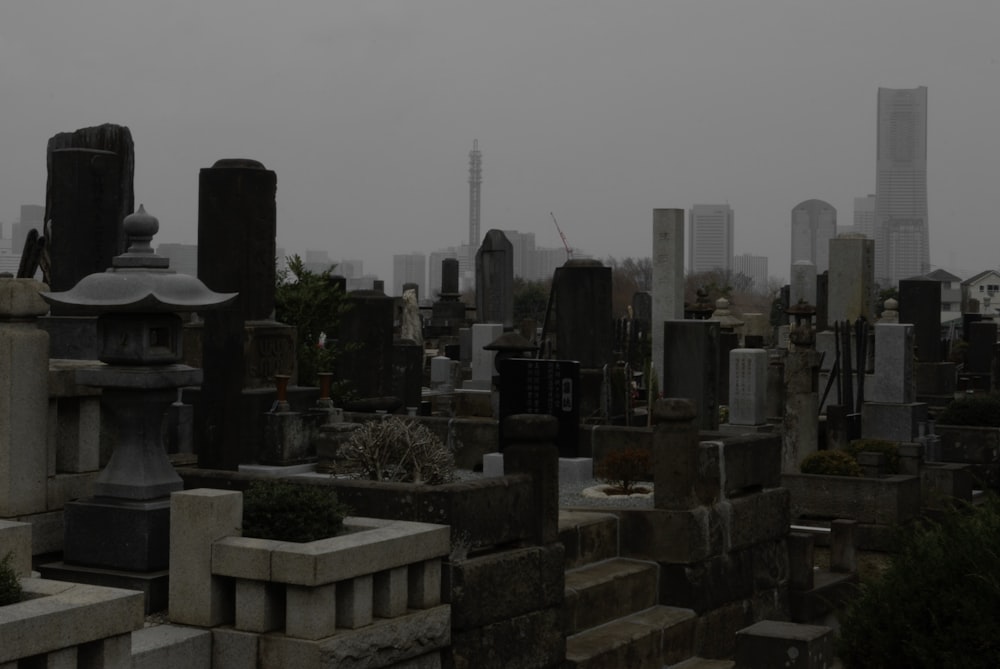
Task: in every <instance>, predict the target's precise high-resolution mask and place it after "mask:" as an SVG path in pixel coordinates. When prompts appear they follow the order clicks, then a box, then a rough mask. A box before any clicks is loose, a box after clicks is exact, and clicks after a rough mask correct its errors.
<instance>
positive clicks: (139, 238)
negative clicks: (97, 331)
mask: <svg viewBox="0 0 1000 669" xmlns="http://www.w3.org/2000/svg"><path fill="white" fill-rule="evenodd" d="M123 226H124V228H125V234H126V235H127V236H128V238H129V240H130V246H129V248H128V250H127V251H126V252H125V253H123V254H121V255H119V256H115V258H114V259H113V260H112V266H111V267H110V268H108V269H107V271H105V272H98V273H95V274H89V275H87V276H85V277H83V278H82V279H81V280H80V281H79V283H77V284H76V285H75V286H73V287H72V288H71V289H69V290H67V291H62V292H57V293H52V292H43V293H41V296H42V298H44V299H45V301H46V302H48V303H49V304H58V305H61V306H66V307H69V308H71V309H72V310H73V312H74V313H76V314H80V315H100V314H107V313H116V312H117V313H122V312H127V313H146V314H149V313H164V312H175V311H205V310H209V309H218V308H221V307H224V306H226V305H228V304H229V303H231V302H232V301H233V300H235V299H236V297H237V293H216V292H214V291H212V290H210V289H209V288H208V287H207V286H206V285H205V284H204V283H202V282H201V281H200V280H199V279H198V278H197V277H194V276H191V275H189V274H178V273H177V272H175V271H173V270H171V269H170V268H169V266H170V259H169V258H165V257H163V256H160V255H157V254H156V253H154V252H153V249H152V247H151V246H150V240H151V239H152V238H153V235H155V234H156V233H157V232H158V231H159V228H160V223H159V221H158V220H157V219H156V217H155V216H151V215H149V214H148V213H146V210H145V208H143V206H142V205H139V209H138V211H136V212H135V213H134V214H130V215H129V216H126V217H125V220H124V221H123Z"/></svg>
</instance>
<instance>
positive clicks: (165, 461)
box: [41, 205, 237, 572]
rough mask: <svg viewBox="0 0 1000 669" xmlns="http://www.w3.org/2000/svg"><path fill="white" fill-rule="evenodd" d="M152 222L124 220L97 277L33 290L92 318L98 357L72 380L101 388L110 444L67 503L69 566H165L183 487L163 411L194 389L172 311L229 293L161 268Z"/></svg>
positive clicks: (196, 376)
mask: <svg viewBox="0 0 1000 669" xmlns="http://www.w3.org/2000/svg"><path fill="white" fill-rule="evenodd" d="M158 229H159V222H158V221H157V219H156V218H155V217H153V216H150V215H149V214H147V213H146V211H145V209H143V207H142V206H141V205H140V206H139V210H138V211H137V212H135V213H134V214H131V215H129V216H127V217H125V220H124V230H125V234H126V235H127V237H128V239H129V243H130V246H129V247H128V250H127V251H126V252H125V253H123V254H121V255H119V256H116V257H115V258H114V259H113V260H112V266H111V267H110V268H109V269H108V270H107V271H105V272H102V273H97V274H90V275H88V276H86V277H84V278H83V279H81V280H80V282H79V283H77V284H76V285H75V286H74V287H73V288H71V289H70V290H67V291H65V292H49V293H42V294H41V295H42V297H43V298H44V299H45V300H46V301H47V302H48V303H49V304H50V305H53V306H55V305H59V306H64V307H69V308H72V310H73V313H76V314H84V315H94V316H97V337H98V342H97V349H98V351H99V355H98V358H99V360H100V361H101V362H103V363H105V364H103V365H101V366H94V367H87V368H83V369H80V370H78V371H77V382H78V383H80V384H83V385H90V386H97V387H100V388H102V389H103V405H104V409H105V411H107V412H108V413H109V414H110V415H111V417H112V420H113V422H114V424H115V434H116V446H115V449H114V452H113V454H112V455H111V458H110V460H109V461H108V463H107V466H106V467H105V468H104V470H103V471H101V473H100V475H99V476H98V477H97V480H96V481H95V483H94V497H93V498H89V499H85V500H80V501H77V502H73V503H71V504H68V505H67V506H66V517H65V520H66V533H65V546H64V556H65V561H66V562H67V563H68V564H76V565H83V566H88V567H102V568H107V569H119V570H126V571H138V572H148V571H152V570H162V569H165V568H166V567H167V559H168V550H167V549H168V543H169V519H170V506H169V505H170V499H169V495H170V493H171V492H174V491H176V490H181V489H183V487H184V484H183V482H182V481H181V479H180V477H179V476H178V475H177V472H176V471H174V468H173V466H172V465H171V463H170V459H169V458H168V457H167V454H166V450H165V448H164V445H163V443H162V425H163V419H164V415H165V413H166V411H167V409H168V407H169V405H170V403H171V402H172V401H173V399H174V398H175V397H176V395H177V389H178V388H180V387H184V386H192V385H198V384H200V383H201V379H202V372H201V370H200V369H197V368H194V367H189V366H188V365H184V364H180V360H181V355H182V351H181V318H180V316H179V315H178V314H177V312H187V311H204V310H208V309H218V308H221V307H224V306H226V305H228V304H229V303H231V302H232V301H233V300H235V299H236V297H237V294H236V293H216V292H213V291H211V290H209V289H208V288H207V287H206V286H205V285H204V284H203V283H202V282H201V281H199V280H198V279H197V278H196V277H193V276H189V275H186V274H178V273H177V272H174V271H173V270H171V269H169V265H170V261H169V259H168V258H164V257H162V256H159V255H156V254H155V253H154V252H153V249H152V248H151V247H150V240H151V239H152V237H153V235H155V234H156V232H157V231H158Z"/></svg>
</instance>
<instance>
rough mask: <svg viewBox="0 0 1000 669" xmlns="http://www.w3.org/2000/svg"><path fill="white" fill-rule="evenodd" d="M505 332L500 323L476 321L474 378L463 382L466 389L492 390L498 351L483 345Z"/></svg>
mask: <svg viewBox="0 0 1000 669" xmlns="http://www.w3.org/2000/svg"><path fill="white" fill-rule="evenodd" d="M502 334H503V325H502V324H500V323H474V324H473V326H472V336H471V340H472V345H471V346H470V349H471V353H472V378H471V379H469V380H467V381H466V382H465V383H463V384H462V388H464V389H465V390H490V389H491V388H492V387H493V375H494V374H496V369H495V368H494V367H493V360H494V358H496V351H487V350H485V349H484V348H483V347H484V346H486V345H488V344H490V343H491V342H492V341H493V340H495V339H496V338H497V337H499V336H500V335H502Z"/></svg>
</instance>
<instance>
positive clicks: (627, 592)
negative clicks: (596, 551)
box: [563, 558, 659, 635]
mask: <svg viewBox="0 0 1000 669" xmlns="http://www.w3.org/2000/svg"><path fill="white" fill-rule="evenodd" d="M658 571H659V570H658V567H657V566H656V564H655V563H652V562H642V561H639V560H629V559H626V558H612V559H610V560H604V561H602V562H594V563H591V564H588V565H584V566H583V567H577V568H576V569H571V570H569V571H567V572H566V586H565V588H566V595H565V599H564V603H563V611H564V620H565V623H566V634H567V635H570V634H576V633H577V632H582V631H583V630H585V629H587V628H590V627H597V626H599V625H603V624H605V623H607V622H610V621H612V620H614V619H615V618H621V617H622V616H627V615H629V614H631V613H635V612H636V611H642V610H644V609H648V608H650V607H652V606H655V605H656V588H657V575H658V574H657V573H658Z"/></svg>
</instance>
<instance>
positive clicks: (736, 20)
mask: <svg viewBox="0 0 1000 669" xmlns="http://www.w3.org/2000/svg"><path fill="white" fill-rule="evenodd" d="M293 4H294V11H290V10H289V8H288V7H282V6H278V5H274V4H273V3H254V4H253V7H252V11H248V9H247V6H246V4H245V3H240V4H237V3H234V2H232V0H217V2H213V3H191V2H184V1H183V0H182V1H181V2H179V3H171V4H170V5H169V6H167V5H161V4H159V3H151V2H148V1H147V0H136V1H135V2H129V3H125V2H122V1H121V0H93V2H90V3H86V4H85V5H73V4H69V5H67V6H61V5H60V6H58V8H53V7H49V6H48V5H47V3H46V2H45V0H42V1H40V2H37V3H14V4H13V5H11V6H10V7H5V9H4V20H3V21H2V22H0V56H2V58H0V87H2V90H3V92H4V102H5V108H4V123H3V133H2V134H0V142H2V146H3V156H4V159H3V161H2V163H0V219H2V220H4V221H8V222H9V221H12V220H14V219H15V218H16V217H17V216H18V207H19V205H20V204H24V203H41V202H44V200H45V197H44V193H45V180H46V171H45V147H46V144H47V142H48V139H49V138H50V137H52V136H53V135H55V134H57V133H60V132H66V131H72V130H75V129H77V128H82V127H87V126H93V125H98V124H101V123H105V122H111V123H119V124H122V125H126V126H128V127H129V128H130V130H131V132H132V135H133V137H134V138H135V142H136V145H135V148H136V151H135V156H136V161H135V195H136V203H143V204H145V206H146V209H147V210H148V211H149V212H150V213H152V214H153V215H155V216H157V217H158V218H159V219H160V224H161V231H160V233H159V235H158V237H157V240H156V241H158V242H174V243H191V242H193V241H194V240H195V239H196V238H197V235H196V229H195V228H196V225H197V208H198V196H197V183H198V173H199V170H200V169H202V168H205V167H208V166H210V165H213V164H215V162H216V161H217V160H219V159H223V158H240V157H245V158H250V159H256V160H259V161H260V162H262V163H263V164H264V165H265V167H267V168H268V169H270V170H274V172H275V173H276V174H277V178H278V191H277V215H278V240H277V242H278V245H279V246H281V247H283V248H285V249H287V250H288V251H289V252H297V253H299V254H301V255H304V252H305V250H307V249H317V248H320V249H325V250H328V251H329V253H330V256H331V257H333V258H338V257H351V258H360V259H363V260H364V261H365V266H366V269H367V270H368V271H370V272H373V273H378V274H379V275H381V276H389V274H390V273H391V269H392V256H393V255H395V254H402V253H409V252H414V251H419V252H426V253H429V252H431V251H432V250H434V249H440V248H447V247H451V246H459V245H461V244H462V243H466V242H467V235H468V219H469V202H468V195H469V184H468V161H467V159H468V154H469V150H470V148H471V147H472V146H473V142H474V140H478V142H479V144H478V146H479V149H481V150H482V151H483V154H484V159H485V160H484V172H483V184H482V203H481V231H483V232H485V231H486V230H489V229H493V228H495V229H499V230H510V229H515V230H519V231H521V232H523V233H533V234H535V235H536V243H537V245H538V246H544V247H557V248H558V247H559V246H561V242H560V239H559V235H558V233H557V232H556V230H555V226H554V225H553V223H552V220H551V218H550V212H552V213H554V214H555V216H556V217H557V218H558V221H559V225H560V227H561V228H562V229H563V231H564V233H565V235H566V237H567V238H568V241H569V243H570V245H571V246H572V247H574V248H577V249H583V250H585V251H587V252H588V253H590V254H591V255H593V256H594V257H596V258H604V257H606V256H609V255H610V256H614V257H616V258H625V257H643V256H647V255H648V254H649V241H648V240H649V234H650V227H651V221H652V212H653V210H654V209H658V208H680V209H685V210H686V209H690V208H691V206H692V205H694V204H696V203H702V202H728V203H729V204H730V206H732V207H733V209H734V211H736V212H737V218H738V221H737V225H736V229H735V232H734V250H735V252H736V253H750V254H753V255H761V256H766V257H768V259H769V261H770V262H769V266H770V268H771V271H772V272H773V273H774V274H775V275H777V276H782V277H785V278H787V272H788V269H787V268H788V264H789V262H790V239H789V235H788V212H789V211H790V209H791V208H792V207H793V206H794V205H795V204H796V203H798V202H802V201H805V200H809V199H814V198H815V199H820V200H823V201H825V202H828V203H830V204H831V205H832V206H833V207H834V208H836V209H837V210H838V211H839V212H841V217H840V218H841V219H843V221H844V222H845V223H848V222H849V218H850V217H849V215H848V213H847V212H851V211H852V209H853V201H854V198H856V197H859V196H864V195H865V194H868V193H875V191H876V160H875V158H876V151H875V147H876V143H877V124H876V123H875V122H874V121H875V118H874V117H875V113H874V112H875V110H876V108H877V93H878V88H880V87H887V88H893V89H904V88H912V87H915V86H926V87H927V88H928V90H929V92H930V95H931V96H932V109H931V114H930V118H929V127H928V144H927V151H928V172H927V196H928V197H927V202H928V207H929V209H928V221H930V230H929V237H930V240H929V243H930V253H931V257H930V262H931V264H932V268H933V267H945V268H947V269H949V270H951V271H954V272H955V273H956V274H961V275H971V274H973V273H975V272H977V271H980V270H981V269H984V268H987V267H993V266H995V265H996V264H997V261H996V259H995V255H994V254H992V253H991V252H990V251H991V250H992V249H995V248H998V247H1000V226H997V225H996V220H995V212H996V211H998V210H1000V192H998V189H996V188H995V183H996V181H997V176H998V174H997V168H996V161H995V159H994V158H993V156H994V155H996V153H997V152H998V151H1000V136H998V135H997V133H995V132H994V126H995V120H994V119H995V118H996V117H997V114H998V112H1000V86H997V77H998V76H1000V52H998V49H997V47H996V44H995V35H994V32H995V31H994V30H993V26H995V25H997V24H1000V6H998V5H996V4H982V3H976V4H973V3H969V2H959V3H952V5H948V6H945V5H942V4H941V3H935V2H932V1H931V0H906V1H905V2H902V1H900V0H884V2H880V3H863V2H860V0H845V1H844V2H842V3H835V4H831V3H795V4H794V5H791V6H789V4H788V3H786V2H782V1H781V0H762V1H761V2H759V3H723V2H716V1H715V0H698V1H694V0H678V1H677V2H672V3H662V2H656V1H653V0H638V1H637V2H635V3H629V4H628V6H627V7H623V6H620V5H616V4H614V3H600V2H594V1H593V0H577V1H575V2H572V3H570V2H564V1H562V0H556V2H553V3H546V4H545V5H544V6H541V7H539V6H538V5H537V4H536V3H530V4H529V3H526V2H523V1H520V2H519V1H517V0H514V1H512V2H509V3H492V4H485V5H479V4H474V5H466V4H464V3H454V2H449V1H447V0H427V1H426V2H422V3H418V4H414V3H405V2H392V1H387V2H384V3H362V2H350V1H349V2H344V3H322V2H316V1H313V0H296V2H295V3H293ZM529 16H530V20H526V17H529ZM150 26H155V27H156V28H155V30H153V29H150ZM817 26H823V30H824V34H828V35H830V36H831V38H830V39H816V29H817ZM487 27H488V29H487ZM925 36H933V39H930V38H926V39H925V38H924V37H925ZM709 42H710V43H711V44H712V45H713V46H712V48H704V47H705V46H706V44H708V43H709ZM154 243H155V242H154Z"/></svg>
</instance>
